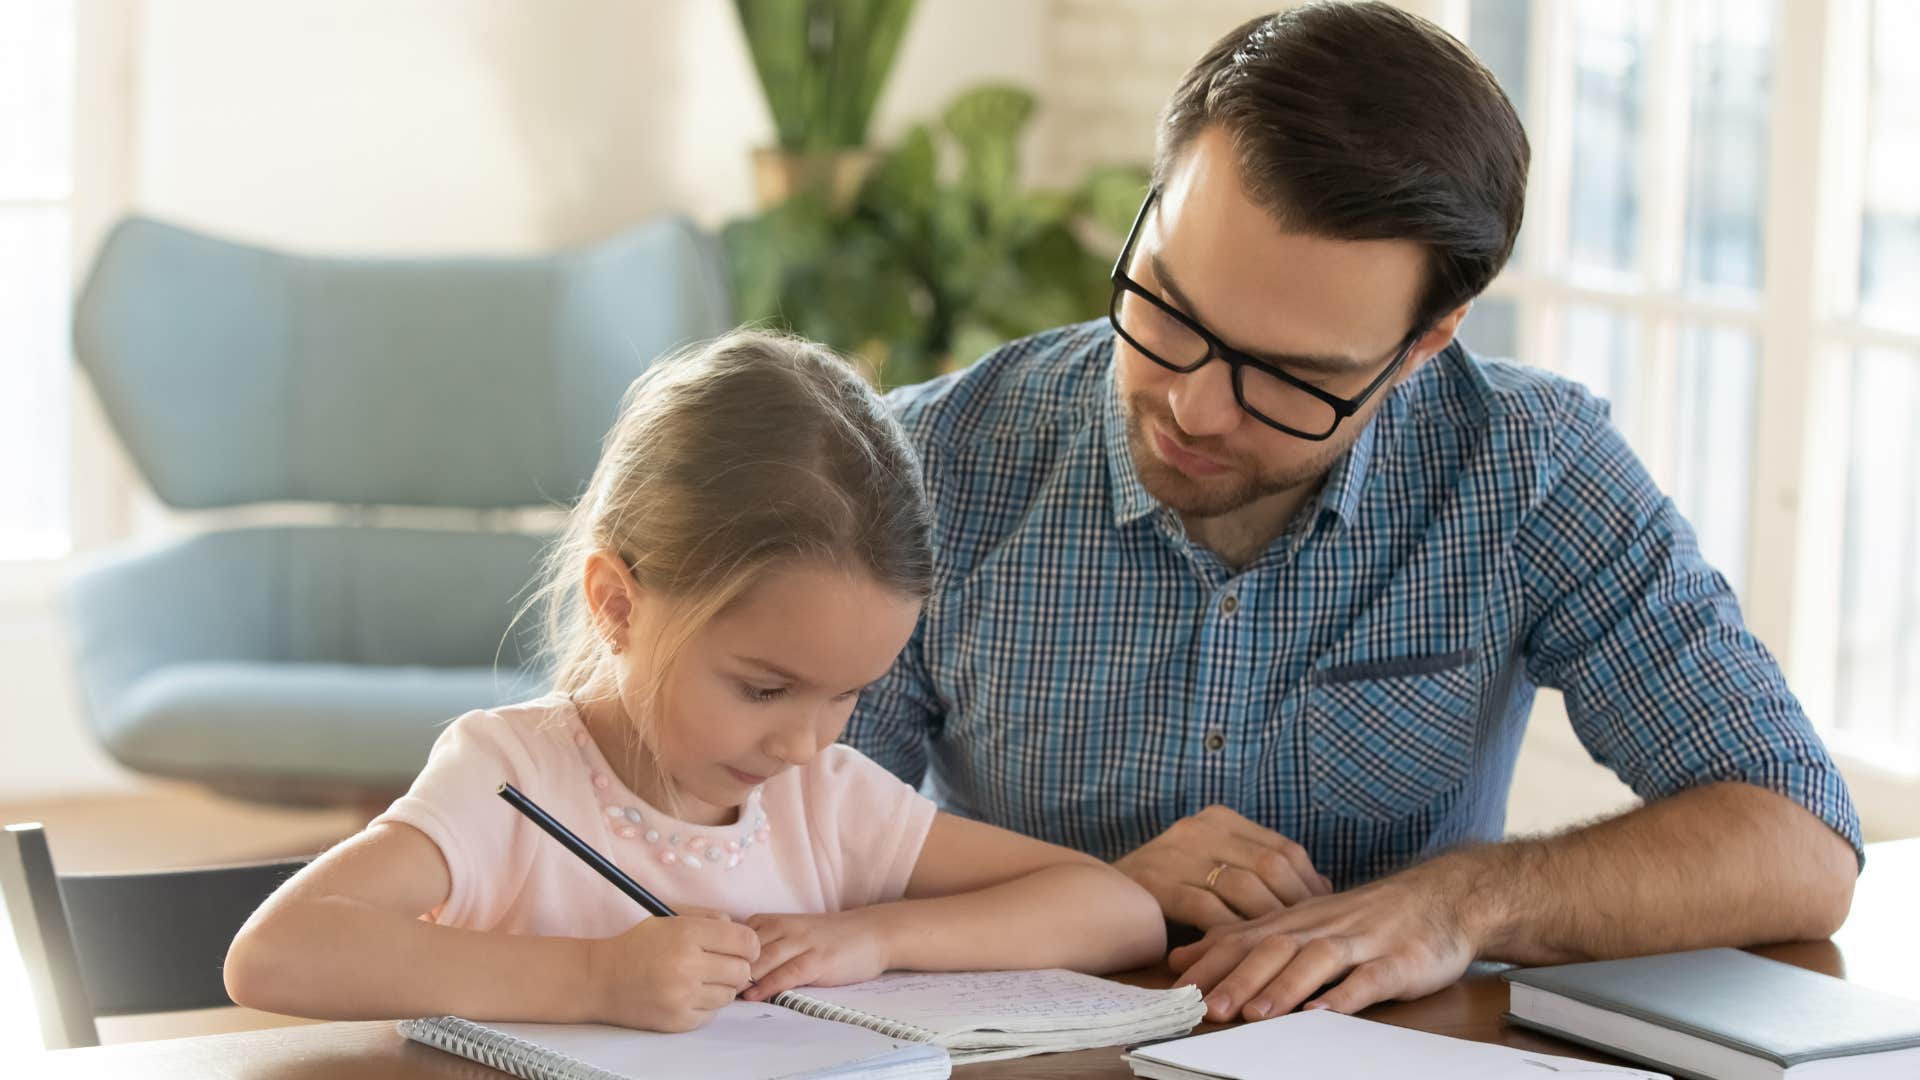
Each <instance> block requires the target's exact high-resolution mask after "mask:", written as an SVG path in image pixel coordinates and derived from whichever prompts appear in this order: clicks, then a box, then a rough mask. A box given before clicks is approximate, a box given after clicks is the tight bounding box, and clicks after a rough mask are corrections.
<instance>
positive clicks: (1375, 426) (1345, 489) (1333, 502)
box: [1318, 399, 1393, 528]
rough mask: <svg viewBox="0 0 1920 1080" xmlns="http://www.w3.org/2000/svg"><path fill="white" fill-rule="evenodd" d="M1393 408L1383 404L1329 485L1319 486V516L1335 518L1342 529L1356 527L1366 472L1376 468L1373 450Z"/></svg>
mask: <svg viewBox="0 0 1920 1080" xmlns="http://www.w3.org/2000/svg"><path fill="white" fill-rule="evenodd" d="M1392 405H1393V402H1392V400H1391V399H1389V400H1388V401H1386V402H1384V403H1382V405H1381V407H1380V408H1379V410H1377V411H1376V412H1375V413H1374V415H1373V418H1372V419H1371V420H1369V421H1368V422H1367V426H1366V429H1365V430H1363V431H1361V432H1360V437H1359V438H1357V439H1355V440H1353V445H1352V446H1349V447H1348V448H1347V452H1346V453H1344V454H1341V455H1340V457H1339V459H1338V460H1336V461H1335V462H1334V463H1333V468H1332V469H1330V470H1328V472H1327V482H1326V483H1324V484H1322V485H1321V486H1320V503H1319V505H1320V513H1319V515H1318V516H1320V517H1325V516H1326V515H1328V514H1332V515H1333V516H1334V518H1335V520H1336V521H1337V522H1338V524H1339V525H1340V527H1341V528H1345V527H1347V526H1349V525H1352V524H1353V519H1354V517H1355V515H1356V514H1357V513H1358V510H1359V507H1360V492H1361V491H1362V489H1364V488H1365V487H1366V486H1367V470H1368V469H1369V468H1370V467H1371V466H1372V465H1373V447H1374V442H1375V440H1377V439H1378V438H1379V431H1380V422H1381V421H1382V420H1385V419H1387V410H1388V409H1389V408H1391V407H1392Z"/></svg>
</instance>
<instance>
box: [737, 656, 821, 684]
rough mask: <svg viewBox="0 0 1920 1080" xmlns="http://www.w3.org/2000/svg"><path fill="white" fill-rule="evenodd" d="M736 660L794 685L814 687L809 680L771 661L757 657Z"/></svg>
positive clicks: (744, 657) (742, 657)
mask: <svg viewBox="0 0 1920 1080" xmlns="http://www.w3.org/2000/svg"><path fill="white" fill-rule="evenodd" d="M735 659H736V660H739V661H740V662H741V663H743V664H752V665H753V666H754V667H757V668H760V669H761V670H763V671H765V672H767V673H768V674H769V675H773V676H776V677H778V678H781V679H784V680H786V681H787V682H790V683H794V684H796V685H799V686H811V685H813V683H812V682H810V681H809V680H807V679H804V678H802V677H800V676H798V675H795V674H794V673H793V672H791V671H788V670H787V669H786V668H783V667H781V666H780V665H779V664H776V663H774V662H773V661H771V660H762V659H760V658H759V657H756V656H739V657H735Z"/></svg>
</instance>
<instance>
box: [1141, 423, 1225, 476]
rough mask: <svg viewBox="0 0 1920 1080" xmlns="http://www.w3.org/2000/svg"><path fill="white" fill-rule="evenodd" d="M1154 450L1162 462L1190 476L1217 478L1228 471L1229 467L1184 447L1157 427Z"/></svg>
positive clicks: (1154, 436)
mask: <svg viewBox="0 0 1920 1080" xmlns="http://www.w3.org/2000/svg"><path fill="white" fill-rule="evenodd" d="M1153 449H1154V452H1155V453H1158V454H1159V455H1160V460H1162V461H1164V462H1166V463H1167V464H1169V465H1171V466H1173V467H1174V468H1176V469H1179V470H1180V471H1181V472H1183V473H1186V474H1187V475H1188V476H1217V475H1219V474H1220V473H1223V472H1226V471H1227V467H1226V466H1225V465H1223V464H1221V463H1220V462H1218V461H1215V460H1214V459H1212V458H1210V457H1208V456H1206V455H1205V454H1196V453H1194V452H1193V451H1191V450H1188V449H1186V448H1184V447H1182V446H1181V445H1180V444H1179V443H1177V442H1175V441H1173V439H1172V438H1170V437H1168V435H1167V433H1166V432H1165V431H1163V430H1161V429H1160V428H1159V427H1158V426H1157V425H1156V426H1155V427H1154V429H1153Z"/></svg>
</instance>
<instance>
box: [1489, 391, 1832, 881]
mask: <svg viewBox="0 0 1920 1080" xmlns="http://www.w3.org/2000/svg"><path fill="white" fill-rule="evenodd" d="M1566 404H1567V410H1566V414H1565V416H1564V417H1563V420H1564V423H1563V424H1561V425H1560V426H1559V429H1558V430H1559V435H1558V440H1557V445H1556V446H1555V448H1554V451H1553V452H1552V453H1551V454H1550V455H1549V456H1548V464H1547V468H1546V470H1545V473H1544V474H1543V476H1542V483H1541V487H1540V490H1539V499H1538V502H1537V503H1536V504H1535V506H1534V507H1533V512H1532V513H1530V514H1529V515H1528V516H1527V517H1526V518H1525V519H1524V521H1523V522H1522V524H1521V526H1520V533H1519V535H1518V536H1517V537H1516V545H1515V550H1516V552H1517V553H1518V564H1519V565H1518V570H1519V573H1520V576H1521V578H1522V584H1523V586H1524V588H1525V591H1526V595H1527V597H1528V602H1529V604H1530V606H1531V607H1532V608H1533V614H1534V621H1533V623H1532V627H1531V630H1530V632H1529V634H1528V637H1527V639H1526V645H1525V649H1526V657H1527V668H1528V672H1529V674H1530V676H1531V677H1532V678H1533V680H1534V681H1535V682H1536V683H1538V684H1540V685H1542V686H1548V687H1553V688H1556V689H1559V690H1561V691H1563V692H1564V693H1565V695H1566V702H1567V715H1568V717H1569V718H1570V719H1571V720H1572V722H1573V728H1574V731H1575V732H1576V733H1577V734H1578V736H1579V738H1580V740H1581V742H1582V743H1583V744H1584V745H1585V746H1586V748H1587V751H1588V752H1589V753H1590V754H1592V755H1593V757H1594V759H1595V760H1596V761H1599V762H1600V763H1601V764H1603V765H1606V766H1607V767H1608V768H1610V769H1612V770H1613V771H1614V773H1615V774H1616V775H1618V776H1619V777H1620V778H1621V780H1623V781H1624V782H1625V783H1626V784H1628V785H1629V786H1630V787H1632V789H1633V790H1634V792H1635V793H1636V794H1637V795H1639V796H1640V797H1641V798H1643V799H1646V800H1649V801H1651V800H1654V799H1659V798H1662V797H1664V796H1668V795H1672V794H1675V793H1676V792H1680V791H1684V790H1686V789H1689V788H1693V787H1698V786H1701V785H1704V784H1709V783H1714V782H1718V781H1741V782H1744V783H1748V784H1753V785H1755V786H1758V787H1762V788H1765V789H1767V790H1769V791H1774V792H1777V793H1779V794H1780V795H1783V796H1785V797H1786V798H1788V799H1791V800H1793V801H1794V802H1795V803H1798V804H1799V805H1801V806H1803V807H1805V808H1806V809H1807V810H1808V811H1809V812H1811V813H1812V814H1814V815H1815V816H1816V817H1818V818H1820V819H1821V820H1822V821H1824V822H1826V823H1827V824H1828V825H1829V826H1831V827H1832V828H1833V830H1834V831H1835V832H1837V833H1839V834H1840V835H1841V836H1842V837H1844V838H1845V839H1846V840H1847V842H1848V843H1850V844H1852V845H1853V848H1854V851H1855V853H1856V855H1857V856H1859V857H1861V858H1862V859H1864V853H1863V849H1862V844H1861V833H1860V818H1859V814H1858V812H1857V811H1856V810H1855V808H1854V804H1853V798H1852V796H1851V795H1850V794H1849V793H1848V791H1847V786H1846V783H1845V781H1844V780H1842V778H1841V776H1840V773H1839V770H1838V768H1836V766H1835V765H1834V762H1833V759H1832V757H1831V756H1830V755H1829V754H1828V752H1827V749H1826V747H1825V746H1824V745H1823V744H1822V743H1821V741H1820V737H1819V736H1818V735H1817V734H1816V733H1815V732H1814V730H1813V725H1812V724H1811V722H1810V721H1809V720H1808V718H1807V715H1806V712H1805V710H1804V709H1802V708H1801V706H1800V702H1799V701H1798V699H1796V698H1795V697H1794V695H1793V692H1792V691H1791V690H1789V689H1788V688H1787V683H1786V679H1785V677H1784V676H1783V675H1782V673H1781V671H1780V666H1779V664H1778V663H1777V662H1776V661H1775V660H1774V658H1773V656H1772V655H1771V654H1770V653H1769V652H1768V651H1767V649H1766V647H1765V646H1764V645H1762V644H1761V643H1760V641H1759V640H1758V639H1757V638H1755V637H1754V636H1753V634H1752V633H1751V632H1750V631H1748V629H1747V628H1746V625H1745V624H1744V622H1743V621H1742V620H1741V617H1740V609H1739V604H1738V602H1737V601H1736V600H1735V598H1734V596H1733V592H1732V589H1731V588H1730V587H1729V586H1728V584H1727V581H1726V579H1725V578H1724V577H1722V576H1721V575H1720V574H1719V573H1718V572H1717V571H1715V570H1714V569H1713V568H1712V567H1711V566H1709V565H1708V564H1707V562H1706V561H1705V559H1704V558H1703V557H1702V556H1701V554H1700V551H1699V548H1698V545H1697V544H1696V542H1695V538H1694V534H1693V531H1692V529H1691V528H1690V527H1689V526H1688V525H1687V523H1686V521H1685V520H1684V519H1682V518H1681V516H1680V514H1679V513H1678V511H1676V510H1675V508H1674V506H1673V503H1672V501H1671V500H1669V499H1667V498H1666V497H1665V496H1663V495H1662V494H1661V493H1660V492H1659V490H1658V489H1657V488H1656V487H1655V485H1654V483H1653V480H1652V478H1651V477H1649V476H1648V475H1647V472H1646V470H1645V468H1644V467H1643V466H1642V465H1641V464H1640V462H1639V460H1638V459H1637V458H1636V457H1635V456H1634V454H1633V452H1632V451H1631V450H1630V449H1629V448H1628V447H1627V445H1626V443H1625V441H1624V440H1623V439H1622V438H1621V437H1620V435H1619V433H1618V432H1617V431H1616V430H1615V429H1614V428H1613V426H1612V425H1611V424H1610V423H1609V422H1608V420H1607V414H1606V409H1605V406H1604V405H1602V404H1600V403H1598V402H1596V401H1593V400H1592V399H1590V398H1586V397H1584V395H1582V396H1579V397H1576V398H1572V399H1570V400H1569V401H1568V402H1567V403H1566Z"/></svg>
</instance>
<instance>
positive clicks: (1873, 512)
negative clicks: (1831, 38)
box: [1835, 0, 1920, 765]
mask: <svg viewBox="0 0 1920 1080" xmlns="http://www.w3.org/2000/svg"><path fill="white" fill-rule="evenodd" d="M1870 18H1871V20H1872V26H1871V30H1870V32H1869V34H1868V40H1869V41H1870V42H1871V43H1872V44H1871V46H1870V52H1871V57H1872V59H1871V61H1870V65H1869V70H1870V74H1869V76H1868V79H1867V82H1868V85H1867V87H1866V96H1867V108H1866V117H1867V121H1866V131H1865V137H1864V140H1863V142H1864V146H1863V147H1862V148H1861V149H1862V156H1863V158H1864V169H1863V183H1862V185H1861V187H1862V189H1863V190H1862V192H1861V196H1862V197H1861V200H1860V211H1859V216H1858V230H1859V238H1860V239H1859V244H1860V257H1859V267H1860V269H1859V286H1858V289H1857V294H1856V295H1855V296H1853V297H1844V296H1843V297H1840V298H1838V302H1839V304H1840V305H1841V306H1842V307H1843V308H1844V307H1851V308H1852V309H1853V315H1852V317H1851V318H1848V319H1844V320H1842V322H1841V327H1840V329H1842V330H1844V331H1845V332H1846V333H1847V334H1848V335H1849V336H1850V337H1851V338H1852V339H1853V341H1852V345H1853V347H1852V348H1851V349H1850V350H1849V352H1850V354H1851V355H1850V356H1849V357H1848V359H1849V360H1850V363H1849V364H1847V365H1846V368H1847V374H1848V376H1849V383H1850V386H1849V390H1850V394H1849V398H1850V400H1849V403H1848V404H1849V408H1848V417H1849V423H1848V425H1847V429H1848V430H1847V468H1846V510H1845V520H1844V525H1843V528H1844V533H1843V537H1844V539H1843V544H1842V557H1841V585H1840V642H1839V658H1838V669H1839V670H1838V672H1837V678H1836V680H1835V682H1836V691H1837V694H1836V696H1837V698H1838V701H1837V702H1836V705H1837V710H1836V711H1837V720H1838V722H1837V724H1836V725H1835V729H1836V734H1837V735H1838V736H1839V737H1840V738H1841V740H1842V743H1843V745H1850V746H1851V747H1852V748H1854V749H1856V750H1857V751H1858V752H1860V753H1862V754H1868V755H1872V756H1874V757H1876V758H1878V759H1882V760H1885V759H1887V758H1889V757H1891V758H1892V759H1895V760H1904V761H1906V762H1907V763H1908V764H1909V765H1913V764H1916V759H1920V750H1916V747H1917V746H1920V184H1916V183H1915V182H1914V176H1915V174H1916V173H1917V172H1920V72H1917V71H1916V70H1915V68H1914V67H1913V66H1912V63H1911V60H1910V59H1908V58H1906V57H1903V56H1901V55H1900V53H1901V52H1902V51H1903V50H1904V49H1905V47H1906V46H1908V45H1910V44H1911V43H1912V42H1913V41H1914V40H1916V35H1920V5H1915V4H1913V3H1912V2H1911V0H1877V2H1876V3H1875V4H1874V5H1873V8H1872V11H1871V15H1870ZM1848 301H1851V303H1849V302H1848Z"/></svg>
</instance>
